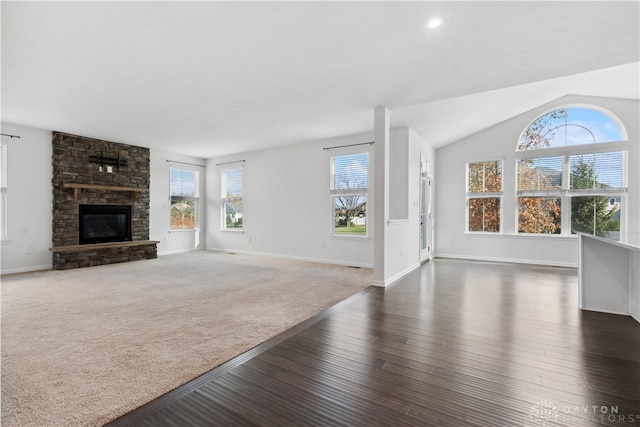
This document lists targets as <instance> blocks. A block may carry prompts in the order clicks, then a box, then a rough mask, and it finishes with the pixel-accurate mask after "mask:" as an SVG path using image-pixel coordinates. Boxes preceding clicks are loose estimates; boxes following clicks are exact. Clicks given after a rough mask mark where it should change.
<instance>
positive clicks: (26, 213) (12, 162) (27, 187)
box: [0, 123, 53, 274]
mask: <svg viewBox="0 0 640 427" xmlns="http://www.w3.org/2000/svg"><path fill="white" fill-rule="evenodd" d="M2 133H6V134H10V135H19V136H20V139H17V138H12V139H9V138H7V137H5V136H3V137H2V140H3V142H6V143H7V221H8V240H6V241H3V242H2V244H1V245H0V250H1V255H2V262H1V268H0V270H1V272H2V274H7V273H19V272H25V271H32V270H44V269H49V268H51V259H52V257H51V251H50V250H49V248H51V239H52V221H53V213H52V203H53V202H52V200H53V192H52V187H51V175H52V165H51V156H52V152H53V149H52V145H51V132H50V131H45V130H41V129H34V128H29V127H24V126H17V125H13V124H9V123H2ZM25 251H28V253H24V252H25Z"/></svg>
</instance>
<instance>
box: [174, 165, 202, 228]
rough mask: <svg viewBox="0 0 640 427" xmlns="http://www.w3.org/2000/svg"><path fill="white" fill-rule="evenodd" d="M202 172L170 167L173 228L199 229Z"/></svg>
mask: <svg viewBox="0 0 640 427" xmlns="http://www.w3.org/2000/svg"><path fill="white" fill-rule="evenodd" d="M199 187H200V173H199V172H198V171H195V170H190V169H179V168H174V167H171V168H170V197H171V225H170V229H171V230H196V229H198V202H199V197H200V189H199Z"/></svg>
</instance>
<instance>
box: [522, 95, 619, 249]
mask: <svg viewBox="0 0 640 427" xmlns="http://www.w3.org/2000/svg"><path fill="white" fill-rule="evenodd" d="M623 140H624V138H623V130H621V126H619V125H618V124H617V122H616V120H614V119H613V118H612V117H610V116H609V115H608V114H605V113H603V112H601V111H599V110H597V109H591V108H584V107H567V108H560V109H557V110H553V111H551V112H549V113H546V114H544V115H542V116H540V117H539V118H537V119H536V120H534V121H533V122H532V123H531V124H530V125H529V126H528V127H527V129H525V131H524V132H523V133H522V135H521V137H520V140H519V141H518V146H517V149H516V157H517V166H516V167H517V172H516V180H517V182H516V197H517V206H518V232H519V233H529V234H555V235H564V236H569V235H572V234H575V233H577V232H583V233H588V234H592V235H596V236H600V237H607V238H610V239H614V240H619V239H620V234H621V232H624V225H623V221H621V219H622V217H623V216H624V210H625V199H626V192H627V187H626V164H627V161H626V157H627V153H626V151H625V150H623V149H622V148H624V147H622V146H621V142H622V141H623Z"/></svg>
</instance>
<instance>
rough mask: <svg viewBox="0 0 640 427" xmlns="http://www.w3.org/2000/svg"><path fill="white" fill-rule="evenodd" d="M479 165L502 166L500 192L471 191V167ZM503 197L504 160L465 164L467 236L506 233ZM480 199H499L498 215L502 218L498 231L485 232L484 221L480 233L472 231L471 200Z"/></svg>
mask: <svg viewBox="0 0 640 427" xmlns="http://www.w3.org/2000/svg"><path fill="white" fill-rule="evenodd" d="M477 163H482V164H486V163H498V164H499V166H500V191H484V190H483V191H469V181H470V180H469V170H470V165H472V164H477ZM503 196H504V158H499V159H496V158H492V159H486V160H472V161H468V162H466V164H465V233H467V234H474V235H497V234H503V233H504V231H503V230H504V227H503V222H504V220H503V217H504V215H503V207H504V203H503ZM478 199H497V200H498V204H499V207H498V215H499V217H500V219H499V221H498V231H485V230H484V228H485V226H486V224H485V222H484V220H483V224H482V227H483V230H480V231H475V230H470V229H469V228H470V227H469V225H470V224H469V219H470V218H469V209H470V204H471V200H478Z"/></svg>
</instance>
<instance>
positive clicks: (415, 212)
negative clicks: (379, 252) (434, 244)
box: [384, 127, 435, 286]
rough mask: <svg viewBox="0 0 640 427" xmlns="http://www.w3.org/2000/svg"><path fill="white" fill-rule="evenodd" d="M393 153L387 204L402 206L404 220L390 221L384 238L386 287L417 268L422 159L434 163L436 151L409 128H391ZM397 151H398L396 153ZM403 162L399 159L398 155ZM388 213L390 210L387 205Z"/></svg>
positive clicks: (393, 219)
mask: <svg viewBox="0 0 640 427" xmlns="http://www.w3.org/2000/svg"><path fill="white" fill-rule="evenodd" d="M390 141H391V143H390V148H391V151H392V153H393V154H392V155H391V159H390V160H391V161H390V165H389V175H390V177H389V184H390V188H389V193H390V194H394V193H400V194H402V196H401V197H399V198H394V197H390V200H389V203H404V204H405V206H404V207H403V208H402V209H397V208H396V212H399V211H401V210H404V212H406V215H405V218H402V219H399V218H391V220H390V221H389V224H387V235H386V239H385V260H384V262H385V268H384V271H385V279H384V285H385V286H386V285H389V284H391V283H393V282H395V281H396V280H398V279H399V278H401V277H402V276H404V275H405V274H407V273H408V272H410V271H411V270H413V269H415V268H417V267H419V266H420V181H421V164H420V162H421V158H422V157H424V158H425V159H426V160H427V161H428V162H429V164H430V165H433V164H434V160H435V150H434V148H433V147H432V146H431V145H430V144H429V143H428V142H426V141H425V140H424V139H422V138H421V137H420V136H419V135H418V134H417V133H415V131H413V130H412V129H411V128H407V127H403V128H394V129H391V132H390ZM397 148H399V149H398V150H396V149H397ZM398 155H399V157H401V158H402V160H400V159H398V158H397V157H396V158H394V156H398ZM390 211H392V209H391V206H390Z"/></svg>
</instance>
